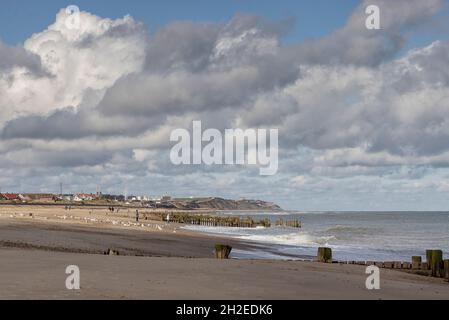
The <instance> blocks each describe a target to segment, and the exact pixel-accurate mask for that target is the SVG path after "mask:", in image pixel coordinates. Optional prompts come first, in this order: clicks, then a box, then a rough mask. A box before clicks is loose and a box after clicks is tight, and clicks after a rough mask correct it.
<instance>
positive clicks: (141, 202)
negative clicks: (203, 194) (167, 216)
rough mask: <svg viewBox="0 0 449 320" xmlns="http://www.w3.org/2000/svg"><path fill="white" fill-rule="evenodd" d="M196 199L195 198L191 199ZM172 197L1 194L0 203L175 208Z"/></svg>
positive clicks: (94, 194) (91, 194) (93, 194)
mask: <svg viewBox="0 0 449 320" xmlns="http://www.w3.org/2000/svg"><path fill="white" fill-rule="evenodd" d="M191 199H194V198H191ZM179 200H181V199H173V198H172V197H170V196H162V197H153V198H151V197H148V196H134V195H130V196H124V195H108V194H102V193H101V192H97V193H73V194H52V193H0V203H6V204H14V203H16V204H27V203H29V204H65V203H74V204H98V205H102V204H104V205H106V204H111V203H117V204H126V205H138V206H143V207H147V208H175V206H174V205H173V204H172V201H179Z"/></svg>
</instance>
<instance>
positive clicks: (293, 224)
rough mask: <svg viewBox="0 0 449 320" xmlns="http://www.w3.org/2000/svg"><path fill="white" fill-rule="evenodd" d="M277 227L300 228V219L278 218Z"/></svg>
mask: <svg viewBox="0 0 449 320" xmlns="http://www.w3.org/2000/svg"><path fill="white" fill-rule="evenodd" d="M276 226H277V227H289V228H301V221H299V220H298V219H295V220H284V219H279V220H277V221H276Z"/></svg>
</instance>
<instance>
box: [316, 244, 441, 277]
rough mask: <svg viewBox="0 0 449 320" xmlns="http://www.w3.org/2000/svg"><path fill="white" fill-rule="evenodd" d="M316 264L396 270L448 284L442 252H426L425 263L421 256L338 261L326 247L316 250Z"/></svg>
mask: <svg viewBox="0 0 449 320" xmlns="http://www.w3.org/2000/svg"><path fill="white" fill-rule="evenodd" d="M314 261H317V262H321V263H338V264H353V265H363V266H372V265H374V266H376V267H379V268H384V269H397V270H403V271H407V272H410V273H414V274H418V275H423V276H428V277H434V278H444V279H446V280H447V281H448V282H449V259H446V260H444V259H443V251H442V250H435V249H432V250H426V261H425V262H423V261H422V257H421V256H413V257H412V258H411V262H408V261H407V262H404V261H338V260H333V259H332V249H331V248H327V247H320V248H318V252H317V258H316V260H314Z"/></svg>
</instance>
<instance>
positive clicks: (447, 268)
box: [443, 260, 449, 280]
mask: <svg viewBox="0 0 449 320" xmlns="http://www.w3.org/2000/svg"><path fill="white" fill-rule="evenodd" d="M443 265H444V278H445V279H447V280H449V260H444V261H443Z"/></svg>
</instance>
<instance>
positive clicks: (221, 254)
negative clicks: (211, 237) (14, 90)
mask: <svg viewBox="0 0 449 320" xmlns="http://www.w3.org/2000/svg"><path fill="white" fill-rule="evenodd" d="M231 251H232V247H230V246H226V245H223V244H216V245H215V257H216V258H217V259H229V255H230V254H231Z"/></svg>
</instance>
